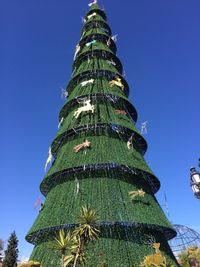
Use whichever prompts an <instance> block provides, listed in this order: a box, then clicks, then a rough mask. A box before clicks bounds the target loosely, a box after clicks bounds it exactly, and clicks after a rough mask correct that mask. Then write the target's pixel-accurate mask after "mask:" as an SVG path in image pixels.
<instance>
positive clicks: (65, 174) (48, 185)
mask: <svg viewBox="0 0 200 267" xmlns="http://www.w3.org/2000/svg"><path fill="white" fill-rule="evenodd" d="M105 170H107V171H108V175H107V176H106V177H105V178H110V177H109V171H112V172H116V174H118V172H119V173H120V175H122V176H123V175H125V173H127V174H130V175H131V176H132V175H133V177H135V176H140V179H144V180H145V181H147V182H148V184H149V185H150V187H151V189H152V192H153V193H154V194H155V193H156V192H157V191H158V190H159V188H160V181H159V180H158V179H157V178H156V176H154V175H153V174H151V173H148V172H145V171H142V170H140V169H136V168H133V167H131V168H130V167H129V166H125V165H119V164H117V163H114V162H113V163H97V164H88V165H83V166H77V167H73V168H68V169H65V170H62V171H60V172H56V173H54V174H52V175H50V176H47V177H46V178H45V179H44V180H43V181H42V183H41V184H40V191H41V192H42V194H43V195H44V196H46V195H47V194H48V192H49V191H50V190H51V189H52V188H53V187H55V186H56V185H58V184H61V183H64V182H66V181H67V180H74V176H77V175H78V176H79V179H85V178H86V177H87V175H88V174H90V175H91V176H93V177H94V178H95V177H96V176H97V175H99V174H101V172H103V174H104V176H105V173H104V171H105ZM133 177H131V178H133ZM112 178H113V177H112ZM116 179H118V176H117V177H116ZM130 182H131V181H130Z"/></svg>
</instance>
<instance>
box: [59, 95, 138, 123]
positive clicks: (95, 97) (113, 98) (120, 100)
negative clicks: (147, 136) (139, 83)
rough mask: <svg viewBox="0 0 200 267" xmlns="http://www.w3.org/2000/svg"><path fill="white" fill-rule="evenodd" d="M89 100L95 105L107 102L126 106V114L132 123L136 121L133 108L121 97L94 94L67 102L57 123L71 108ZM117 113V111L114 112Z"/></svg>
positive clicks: (135, 113)
mask: <svg viewBox="0 0 200 267" xmlns="http://www.w3.org/2000/svg"><path fill="white" fill-rule="evenodd" d="M86 98H87V99H91V100H92V102H94V103H95V102H96V103H105V102H107V101H109V102H110V103H111V104H112V103H113V104H118V103H119V105H120V106H122V107H123V105H125V106H126V109H127V112H128V113H129V115H130V116H131V118H132V119H133V121H134V122H135V123H136V121H137V111H136V109H135V108H134V106H133V105H132V104H131V103H130V102H129V101H128V100H126V99H124V98H122V97H118V96H116V95H113V94H104V93H96V94H89V95H82V96H79V97H76V98H74V99H72V100H70V101H69V102H67V103H66V104H65V105H64V106H63V107H62V109H61V111H60V114H59V121H61V119H62V118H65V117H66V115H67V114H68V113H69V112H70V110H71V109H72V108H74V107H75V106H76V105H79V103H81V102H83V101H84V100H85V99H86ZM116 112H117V111H116Z"/></svg>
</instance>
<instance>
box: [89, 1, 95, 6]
mask: <svg viewBox="0 0 200 267" xmlns="http://www.w3.org/2000/svg"><path fill="white" fill-rule="evenodd" d="M94 4H97V0H94V1H93V2H92V3H89V4H88V6H92V5H94Z"/></svg>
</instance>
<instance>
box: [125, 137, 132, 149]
mask: <svg viewBox="0 0 200 267" xmlns="http://www.w3.org/2000/svg"><path fill="white" fill-rule="evenodd" d="M126 145H127V148H128V149H131V148H132V147H133V134H132V135H131V137H130V138H129V139H128V141H127V143H126Z"/></svg>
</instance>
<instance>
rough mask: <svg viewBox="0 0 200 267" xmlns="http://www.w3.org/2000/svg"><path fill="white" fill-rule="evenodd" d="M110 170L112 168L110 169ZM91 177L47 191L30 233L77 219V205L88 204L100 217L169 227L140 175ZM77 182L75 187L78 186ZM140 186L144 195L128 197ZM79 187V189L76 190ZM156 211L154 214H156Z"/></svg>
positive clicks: (73, 221)
mask: <svg viewBox="0 0 200 267" xmlns="http://www.w3.org/2000/svg"><path fill="white" fill-rule="evenodd" d="M110 172H111V171H110ZM108 175H110V174H108V173H106V171H105V175H104V176H103V177H93V176H91V174H89V175H88V176H87V177H85V178H83V177H82V178H81V179H79V175H78V174H77V175H75V179H74V180H68V181H67V182H65V183H63V184H60V185H57V186H56V187H54V188H53V189H52V190H51V191H50V192H49V193H48V195H47V198H46V201H45V203H44V209H43V210H42V211H41V212H40V213H39V215H38V218H37V220H36V221H35V223H34V225H33V227H32V228H31V230H30V232H29V233H32V232H35V231H38V230H39V229H41V228H46V227H51V226H56V225H60V224H69V223H77V218H78V215H79V213H80V207H81V206H83V205H87V204H89V205H90V206H91V207H92V208H93V209H95V210H96V211H97V213H98V215H99V220H100V221H107V222H116V221H118V222H120V221H125V222H137V223H147V224H156V225H160V226H163V227H171V224H170V223H169V222H168V220H167V219H166V217H165V215H164V213H163V211H162V210H161V208H160V206H159V204H158V203H157V201H156V199H155V197H154V195H153V194H152V193H151V188H150V187H149V185H148V183H147V182H146V181H144V180H143V179H142V177H138V176H132V177H128V175H125V176H124V177H121V176H120V177H116V174H115V175H114V174H113V177H112V176H111V177H109V178H106V177H107V176H108ZM77 186H78V187H77ZM141 188H143V190H144V191H145V192H146V194H145V196H144V197H136V198H135V199H134V200H131V198H130V196H129V194H128V192H130V191H133V190H138V189H141ZM77 191H78V192H77ZM155 214H156V216H155Z"/></svg>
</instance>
